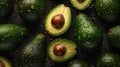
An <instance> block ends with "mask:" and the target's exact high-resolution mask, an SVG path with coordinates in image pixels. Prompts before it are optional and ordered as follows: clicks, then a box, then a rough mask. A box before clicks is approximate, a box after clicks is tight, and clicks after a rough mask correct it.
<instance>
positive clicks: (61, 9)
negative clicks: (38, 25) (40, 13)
mask: <svg viewBox="0 0 120 67" xmlns="http://www.w3.org/2000/svg"><path fill="white" fill-rule="evenodd" d="M58 14H62V15H63V17H64V20H65V22H64V25H63V27H62V28H60V29H57V28H55V27H54V26H53V25H52V24H51V20H52V18H53V17H54V16H56V15H58ZM70 24H71V10H70V8H69V7H66V6H64V5H63V4H60V5H58V6H56V7H55V8H54V9H52V10H51V11H50V13H49V14H48V15H47V17H46V19H45V29H46V31H47V32H48V33H49V34H51V35H52V36H60V35H62V34H63V33H65V32H66V31H67V30H68V28H69V27H70Z"/></svg>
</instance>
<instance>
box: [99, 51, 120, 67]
mask: <svg viewBox="0 0 120 67" xmlns="http://www.w3.org/2000/svg"><path fill="white" fill-rule="evenodd" d="M119 64H120V57H119V55H117V54H114V53H110V52H106V53H102V54H101V55H100V56H99V57H98V60H97V67H120V65H119Z"/></svg>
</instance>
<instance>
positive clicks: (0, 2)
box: [0, 0, 12, 18]
mask: <svg viewBox="0 0 120 67" xmlns="http://www.w3.org/2000/svg"><path fill="white" fill-rule="evenodd" d="M11 12H12V1H11V0H0V18H5V17H9V16H10V14H11Z"/></svg>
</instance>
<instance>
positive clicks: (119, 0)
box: [95, 0, 120, 22]
mask: <svg viewBox="0 0 120 67" xmlns="http://www.w3.org/2000/svg"><path fill="white" fill-rule="evenodd" d="M119 7H120V0H96V3H95V9H96V12H97V14H98V16H100V17H101V18H102V19H103V20H105V21H107V22H114V21H116V20H117V19H118V15H119V14H118V13H119V9H120V8H119Z"/></svg>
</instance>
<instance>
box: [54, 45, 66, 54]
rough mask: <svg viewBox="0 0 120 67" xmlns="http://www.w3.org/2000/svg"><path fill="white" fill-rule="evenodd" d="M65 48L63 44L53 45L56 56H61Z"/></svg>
mask: <svg viewBox="0 0 120 67" xmlns="http://www.w3.org/2000/svg"><path fill="white" fill-rule="evenodd" d="M66 51H67V49H66V47H65V46H64V45H61V44H58V45H56V46H55V47H54V54H55V55H56V56H63V55H64V54H65V53H66Z"/></svg>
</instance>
